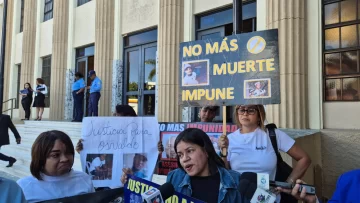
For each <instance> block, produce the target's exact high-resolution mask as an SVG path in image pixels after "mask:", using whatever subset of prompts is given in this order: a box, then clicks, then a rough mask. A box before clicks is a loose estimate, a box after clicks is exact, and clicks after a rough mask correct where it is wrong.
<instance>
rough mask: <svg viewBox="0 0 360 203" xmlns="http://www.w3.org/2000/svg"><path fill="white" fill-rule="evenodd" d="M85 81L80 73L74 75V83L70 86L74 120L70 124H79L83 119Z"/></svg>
mask: <svg viewBox="0 0 360 203" xmlns="http://www.w3.org/2000/svg"><path fill="white" fill-rule="evenodd" d="M84 90H85V81H84V75H83V74H81V73H80V72H77V73H75V82H74V84H73V85H72V95H73V98H74V119H73V120H72V122H81V121H82V118H83V101H84Z"/></svg>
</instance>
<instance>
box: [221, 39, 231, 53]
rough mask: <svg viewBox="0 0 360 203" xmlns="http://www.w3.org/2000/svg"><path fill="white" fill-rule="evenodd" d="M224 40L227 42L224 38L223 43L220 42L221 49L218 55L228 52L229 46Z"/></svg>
mask: <svg viewBox="0 0 360 203" xmlns="http://www.w3.org/2000/svg"><path fill="white" fill-rule="evenodd" d="M226 40H227V37H225V38H224V39H223V41H222V42H221V47H220V50H219V52H220V53H221V52H223V51H224V50H225V51H227V52H228V51H229V46H228V44H227V42H226Z"/></svg>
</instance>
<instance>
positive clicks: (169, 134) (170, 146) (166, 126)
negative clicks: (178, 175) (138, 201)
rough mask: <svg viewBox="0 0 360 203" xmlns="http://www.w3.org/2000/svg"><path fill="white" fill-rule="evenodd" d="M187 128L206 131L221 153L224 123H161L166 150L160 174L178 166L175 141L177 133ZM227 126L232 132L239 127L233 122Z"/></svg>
mask: <svg viewBox="0 0 360 203" xmlns="http://www.w3.org/2000/svg"><path fill="white" fill-rule="evenodd" d="M187 128H199V129H201V130H203V131H204V132H206V134H208V135H209V137H210V140H211V142H212V143H213V145H214V148H215V151H216V152H217V153H219V151H220V149H219V147H218V145H217V141H218V139H219V137H220V136H221V135H222V133H223V125H222V123H159V129H160V140H161V142H162V144H163V146H164V152H163V153H162V155H161V159H160V161H159V163H158V171H157V173H158V174H159V175H167V174H168V173H169V172H170V171H172V170H174V169H177V168H178V164H177V160H176V153H175V150H174V143H175V139H176V137H177V135H178V134H180V132H182V131H183V130H185V129H187ZM226 128H227V130H226V132H228V133H232V132H234V131H236V130H237V128H238V127H237V126H236V125H233V124H227V125H226Z"/></svg>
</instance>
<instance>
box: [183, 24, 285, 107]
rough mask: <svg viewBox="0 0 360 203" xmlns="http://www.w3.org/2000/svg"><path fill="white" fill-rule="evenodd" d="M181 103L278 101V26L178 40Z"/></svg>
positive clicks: (255, 102) (208, 103)
mask: <svg viewBox="0 0 360 203" xmlns="http://www.w3.org/2000/svg"><path fill="white" fill-rule="evenodd" d="M179 67H180V69H179V70H180V72H179V82H180V85H179V87H180V89H179V92H180V97H179V103H180V105H183V106H208V105H210V106H232V105H238V104H243V105H246V104H279V103H280V68H279V50H278V30H265V31H258V32H251V33H245V34H239V35H231V36H227V37H225V38H218V39H206V40H198V41H191V42H183V43H181V44H180V64H179Z"/></svg>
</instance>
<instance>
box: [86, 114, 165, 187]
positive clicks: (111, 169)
mask: <svg viewBox="0 0 360 203" xmlns="http://www.w3.org/2000/svg"><path fill="white" fill-rule="evenodd" d="M81 137H82V139H83V140H84V141H83V150H82V151H81V154H80V156H81V165H82V169H83V171H84V172H85V173H88V174H89V175H91V176H92V179H93V184H94V187H111V188H114V187H120V186H121V185H122V184H121V182H120V178H121V174H122V168H131V169H132V170H133V172H134V175H135V176H137V177H139V178H143V179H146V180H151V177H152V174H153V171H154V168H155V165H156V161H157V153H158V152H157V143H158V141H159V127H158V122H157V120H156V118H155V117H86V118H84V120H83V124H82V131H81Z"/></svg>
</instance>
